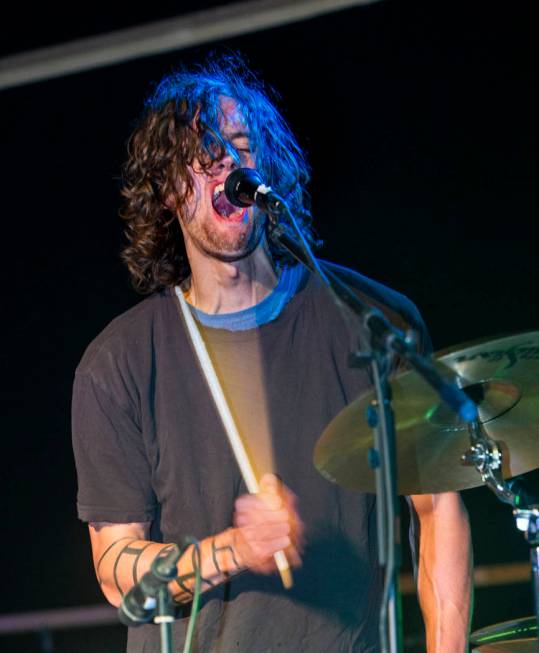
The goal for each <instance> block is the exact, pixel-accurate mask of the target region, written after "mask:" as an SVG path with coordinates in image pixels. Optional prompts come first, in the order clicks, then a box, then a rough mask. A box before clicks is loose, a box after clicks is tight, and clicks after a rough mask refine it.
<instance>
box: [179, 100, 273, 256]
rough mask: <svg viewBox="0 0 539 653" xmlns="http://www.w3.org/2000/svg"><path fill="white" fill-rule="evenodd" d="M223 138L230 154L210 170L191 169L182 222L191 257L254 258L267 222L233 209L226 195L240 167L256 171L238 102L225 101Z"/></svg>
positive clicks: (257, 215) (255, 213)
mask: <svg viewBox="0 0 539 653" xmlns="http://www.w3.org/2000/svg"><path fill="white" fill-rule="evenodd" d="M221 109H222V111H223V119H222V121H221V135H222V137H223V140H224V141H225V143H226V144H227V147H228V150H229V152H228V154H227V155H226V156H225V157H224V158H222V159H221V160H219V161H215V162H214V163H213V165H212V166H211V168H210V169H209V170H205V171H204V170H202V168H201V167H200V166H199V165H198V164H197V163H196V162H195V164H193V167H192V168H190V173H191V177H192V180H193V192H192V194H191V196H190V197H189V198H188V200H187V207H186V209H187V211H186V217H185V218H180V226H181V228H182V232H183V236H184V239H185V244H186V248H187V253H188V255H189V253H190V252H191V253H192V252H193V250H192V248H196V249H197V250H199V251H200V252H202V253H204V254H207V255H210V256H212V257H214V258H217V259H220V260H223V261H234V260H238V259H240V258H243V257H245V256H246V255H247V254H250V253H251V252H252V251H253V250H254V249H255V248H256V246H257V245H258V244H259V242H260V238H261V235H262V232H263V227H264V218H263V216H262V215H261V214H260V212H258V211H257V210H256V209H253V208H252V207H250V208H249V209H245V208H238V207H234V206H232V205H231V204H230V203H229V202H228V200H227V199H226V196H225V193H224V182H225V179H226V178H227V177H228V175H229V174H230V172H231V171H232V170H234V169H235V168H237V167H240V166H241V167H244V168H254V167H255V163H254V157H253V153H252V152H251V148H250V144H249V130H248V127H247V125H246V124H245V120H244V119H243V116H242V114H241V111H240V110H239V108H238V105H237V103H236V101H235V100H233V99H232V98H229V97H223V98H221Z"/></svg>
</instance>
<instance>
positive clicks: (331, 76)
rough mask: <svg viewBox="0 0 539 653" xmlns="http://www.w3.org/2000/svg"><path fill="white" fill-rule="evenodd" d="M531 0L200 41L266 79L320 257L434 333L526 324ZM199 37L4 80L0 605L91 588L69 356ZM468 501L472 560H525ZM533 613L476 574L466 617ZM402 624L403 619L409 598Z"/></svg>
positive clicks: (338, 16) (107, 307)
mask: <svg viewBox="0 0 539 653" xmlns="http://www.w3.org/2000/svg"><path fill="white" fill-rule="evenodd" d="M470 4H474V6H473V7H472V8H471V7H470V6H469V5H470ZM532 5H533V3H532V2H528V3H526V2H520V3H511V4H509V3H508V4H506V5H504V6H501V5H500V6H499V7H498V8H496V7H494V6H493V5H492V4H489V5H487V4H486V3H485V4H484V5H483V3H458V2H457V3H454V2H453V3H447V2H440V3H430V2H427V1H420V0H414V1H412V0H410V1H407V2H390V1H388V2H382V3H379V4H374V5H372V6H368V7H364V8H357V9H352V10H347V11H343V12H339V13H335V14H332V15H328V16H324V17H322V18H317V19H313V20H309V21H305V22H302V23H299V24H296V25H291V26H287V27H283V28H278V29H273V30H268V31H264V32H261V33H258V34H255V35H250V36H245V37H241V38H236V39H231V40H228V41H227V42H226V43H220V44H214V45H213V46H212V48H218V49H221V48H223V47H226V48H232V49H239V50H240V51H241V52H243V54H244V55H245V56H246V57H247V59H248V61H249V62H250V63H251V65H252V66H253V67H254V68H255V69H256V70H258V71H259V72H260V73H261V74H262V76H263V77H264V78H265V79H266V80H267V81H268V82H269V83H270V84H272V85H273V86H275V87H276V88H277V89H278V91H279V92H280V94H281V95H282V108H283V109H284V113H285V115H286V117H287V118H288V119H289V121H290V122H291V124H292V126H293V128H294V130H295V131H296V133H297V135H298V137H299V140H300V143H301V144H302V145H303V146H304V147H305V149H306V150H307V152H308V154H309V156H310V160H311V163H312V166H313V178H312V185H311V192H312V199H313V213H314V215H315V218H316V223H317V226H318V230H319V233H320V235H321V236H322V237H323V238H324V240H325V243H326V245H325V248H324V250H323V252H322V255H323V256H324V257H325V258H328V259H330V260H335V261H338V262H340V263H343V264H346V265H349V266H351V267H355V268H356V269H358V270H360V271H362V272H363V273H365V274H367V275H369V276H372V277H374V278H376V279H378V280H380V281H382V282H385V283H387V284H389V285H391V286H393V287H395V288H397V289H398V290H401V291H403V292H405V293H406V294H408V295H409V296H410V297H411V298H412V299H413V300H414V301H415V302H416V303H417V304H418V305H419V307H420V309H421V310H422V312H423V314H424V317H425V319H426V321H427V323H428V325H429V326H430V329H431V333H432V337H433V340H434V344H435V348H436V349H440V348H442V347H446V346H450V345H457V344H459V343H462V342H465V341H468V340H471V339H475V338H479V337H485V336H493V335H496V334H500V333H513V332H520V331H524V330H527V329H534V328H536V327H537V325H538V324H539V319H538V318H539V304H538V302H537V300H536V294H537V293H536V290H537V280H538V262H537V255H536V242H535V238H534V236H533V233H534V229H533V226H534V224H533V223H534V219H535V217H536V215H537V208H538V207H537V205H538V202H537V184H536V181H537V158H536V154H537V118H536V116H537V114H538V111H537V109H538V106H537V94H538V92H537V70H538V66H537V63H538V62H537V48H536V44H535V40H534V31H533V30H534V27H533V26H534V21H533V20H532ZM36 43H37V41H36ZM30 45H31V44H30ZM209 49H210V48H201V49H196V50H195V49H193V50H189V51H184V52H180V53H173V54H167V55H163V56H159V57H152V58H147V59H142V60H139V61H136V62H132V63H128V64H123V65H118V66H114V67H110V68H107V69H102V70H97V71H93V72H88V73H84V74H79V75H75V76H70V77H66V78H62V79H58V80H54V81H49V82H44V83H39V84H33V85H30V86H27V87H21V88H18V89H12V90H7V91H3V92H2V93H1V99H2V117H3V120H2V127H3V129H2V163H3V174H2V180H3V192H2V208H3V217H2V244H3V246H2V259H3V261H4V265H3V270H4V272H3V278H4V281H3V284H2V285H3V287H4V292H3V299H2V304H3V308H4V311H3V320H2V322H3V327H4V330H5V335H4V338H3V343H4V346H3V355H2V358H3V361H4V365H3V369H4V374H3V380H4V384H3V386H4V387H3V389H2V393H1V401H2V411H1V416H2V417H1V424H2V432H3V439H2V443H3V446H2V448H3V461H4V472H3V474H2V488H1V490H2V494H1V496H2V503H3V510H2V512H3V523H4V532H3V546H2V558H3V565H2V572H3V581H4V583H3V584H4V588H5V589H4V591H3V592H2V593H1V605H0V612H18V611H26V610H36V609H45V608H53V607H63V606H75V605H84V604H91V603H95V602H97V601H100V600H101V598H100V595H99V591H98V588H97V585H96V583H95V581H94V578H93V570H92V568H91V563H90V554H89V545H88V543H87V537H86V528H85V526H84V525H82V524H80V523H78V522H77V519H76V515H75V492H76V479H75V474H74V468H73V459H72V453H71V447H70V434H69V412H70V390H71V383H72V377H73V371H74V368H75V366H76V364H77V362H78V360H79V359H80V356H81V355H82V352H83V350H84V348H85V346H86V345H87V344H88V342H89V341H90V340H91V339H92V338H93V337H94V336H95V335H96V334H97V333H98V332H99V331H100V330H101V329H102V328H103V327H104V326H105V325H106V324H107V322H108V321H109V320H110V319H112V318H113V317H114V316H115V315H117V314H118V313H120V312H122V311H123V310H125V309H127V308H128V307H129V306H131V305H133V304H134V303H135V302H136V301H138V299H139V298H138V297H137V296H136V295H135V294H134V293H133V292H132V291H131V290H130V288H129V284H128V280H127V276H126V274H125V272H124V270H123V268H122V266H121V265H120V263H119V260H118V251H119V246H120V242H121V225H120V223H119V220H118V218H117V217H116V216H117V210H118V206H119V193H118V187H119V184H118V176H119V170H120V166H121V163H122V161H123V158H124V150H125V141H126V139H127V137H128V135H129V133H130V130H131V126H132V121H133V120H134V118H135V117H136V116H137V114H138V113H139V110H140V109H141V107H142V100H143V98H144V97H145V96H146V94H147V93H148V92H149V91H150V90H151V88H152V85H153V84H154V83H156V82H157V81H158V80H159V78H160V77H161V75H162V74H163V73H165V72H168V71H169V70H171V69H172V68H173V67H174V66H175V65H177V64H178V63H179V62H181V61H190V60H193V59H197V58H200V57H201V56H203V55H204V53H206V52H207V51H208V50H209ZM538 403H539V399H538ZM530 428H537V424H530ZM530 477H531V478H530V480H531V481H532V482H533V481H536V479H537V477H536V475H535V474H534V473H532V474H531V475H530ZM464 498H465V501H466V504H467V506H468V508H469V510H470V515H471V522H472V529H473V538H474V548H475V557H476V562H477V564H481V565H483V564H491V563H498V562H509V561H526V560H527V549H526V546H525V544H524V541H523V538H522V536H521V535H520V534H519V533H517V532H516V531H515V528H514V526H513V520H512V516H511V512H510V509H509V508H508V507H506V506H503V505H502V504H500V503H499V502H498V501H497V500H496V499H495V498H494V496H493V495H491V494H490V493H489V492H488V491H487V490H486V489H485V488H478V489H475V490H470V491H467V492H465V493H464ZM508 597H510V600H508ZM531 611H532V604H531V599H530V592H529V588H528V587H527V586H526V585H519V586H505V587H499V588H490V589H488V590H487V589H480V590H478V591H477V593H476V616H475V621H474V627H479V626H483V625H486V624H489V623H494V622H497V621H501V620H504V619H510V618H513V617H520V616H525V615H526V614H529V613H531ZM405 620H406V629H407V632H408V633H409V634H413V633H414V632H415V631H416V630H417V628H418V623H419V621H418V611H417V607H416V606H415V604H414V603H413V602H411V599H410V600H407V601H406V603H405ZM104 633H106V636H105V635H102V636H100V639H99V646H98V645H97V644H95V643H93V644H91V642H92V641H93V640H92V636H91V634H90V633H87V634H85V637H84V642H85V644H83V641H82V640H75V639H72V640H69V638H68V637H67V636H66V635H62V636H59V638H58V639H57V642H58V650H80V651H83V650H89V651H90V650H91V651H94V650H100V651H109V650H110V651H116V650H119V648H118V647H119V646H120V645H119V644H118V642H121V638H122V635H121V633H120V632H119V631H118V630H116V629H107V630H105V631H104ZM6 641H7V640H6ZM74 641H77V643H76V644H74V643H73V642H74ZM9 642H10V649H9V650H21V651H22V650H24V651H32V650H37V649H35V648H33V647H34V646H36V644H35V643H34V642H33V640H32V639H31V638H25V637H22V636H19V637H14V638H10V640H9ZM62 646H64V647H66V648H65V649H64V648H62ZM84 646H86V647H87V648H84Z"/></svg>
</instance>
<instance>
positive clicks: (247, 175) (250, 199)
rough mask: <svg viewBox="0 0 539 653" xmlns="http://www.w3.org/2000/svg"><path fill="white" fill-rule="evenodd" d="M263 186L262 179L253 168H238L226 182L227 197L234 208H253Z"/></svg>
mask: <svg viewBox="0 0 539 653" xmlns="http://www.w3.org/2000/svg"><path fill="white" fill-rule="evenodd" d="M262 184H263V181H262V178H261V177H260V175H259V174H258V172H257V171H256V170H254V169H253V168H237V169H236V170H233V171H232V172H231V173H230V174H229V175H228V177H227V178H226V180H225V195H226V197H227V199H228V201H229V202H230V203H231V204H233V205H234V206H241V207H246V206H251V205H252V204H254V203H255V194H256V191H257V190H258V188H259V186H261V185H262Z"/></svg>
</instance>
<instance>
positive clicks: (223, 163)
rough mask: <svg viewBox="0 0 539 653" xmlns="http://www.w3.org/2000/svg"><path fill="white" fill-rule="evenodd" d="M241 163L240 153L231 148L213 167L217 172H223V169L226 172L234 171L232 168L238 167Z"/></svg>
mask: <svg viewBox="0 0 539 653" xmlns="http://www.w3.org/2000/svg"><path fill="white" fill-rule="evenodd" d="M239 165H240V160H239V157H238V155H237V154H236V153H235V152H231V151H230V150H229V151H228V152H227V154H225V156H224V157H223V158H222V159H219V161H216V162H215V163H214V164H213V166H212V167H213V169H214V171H215V172H222V171H223V170H224V171H226V172H232V170H235V169H236V168H238V167H239Z"/></svg>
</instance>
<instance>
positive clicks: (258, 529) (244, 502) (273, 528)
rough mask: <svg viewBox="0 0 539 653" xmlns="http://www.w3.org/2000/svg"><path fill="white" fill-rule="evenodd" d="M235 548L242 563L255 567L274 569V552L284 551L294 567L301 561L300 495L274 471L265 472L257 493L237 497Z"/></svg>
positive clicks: (301, 524) (250, 567) (302, 529)
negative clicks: (298, 508) (298, 505)
mask: <svg viewBox="0 0 539 653" xmlns="http://www.w3.org/2000/svg"><path fill="white" fill-rule="evenodd" d="M234 527H235V528H234V550H235V552H236V554H237V556H238V557H239V561H238V562H239V564H240V566H242V567H247V568H249V569H251V570H252V571H255V572H258V573H262V574H269V573H272V572H273V571H275V569H276V565H275V562H274V560H273V554H274V553H276V552H277V551H284V552H285V554H286V557H287V559H288V563H289V564H290V566H291V567H297V566H299V565H300V564H301V558H300V554H301V552H302V548H303V533H304V526H303V522H302V521H301V519H300V517H299V514H298V512H297V497H296V496H295V495H294V493H293V492H291V491H290V490H289V489H288V488H287V487H286V486H284V485H283V484H282V483H281V482H280V481H279V479H278V478H277V477H276V476H274V475H273V474H265V475H264V476H263V477H262V479H261V481H260V492H259V493H258V494H244V495H243V496H241V497H239V498H238V499H237V500H236V504H235V513H234Z"/></svg>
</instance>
